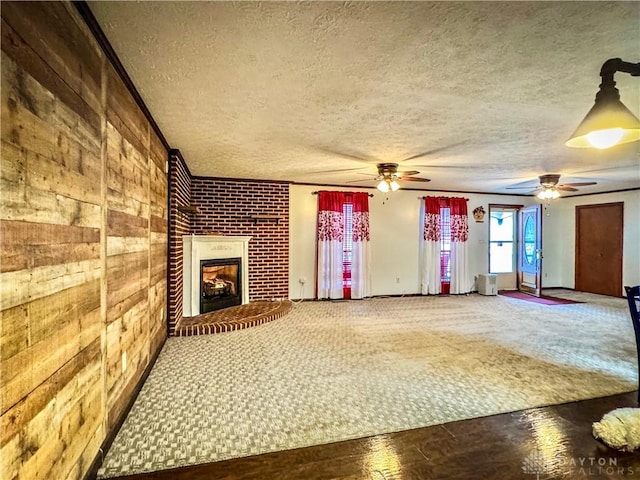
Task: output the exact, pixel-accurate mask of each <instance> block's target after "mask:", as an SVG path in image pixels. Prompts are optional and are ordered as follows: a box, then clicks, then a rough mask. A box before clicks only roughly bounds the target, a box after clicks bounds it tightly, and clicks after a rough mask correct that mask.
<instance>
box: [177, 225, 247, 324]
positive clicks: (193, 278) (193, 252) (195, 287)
mask: <svg viewBox="0 0 640 480" xmlns="http://www.w3.org/2000/svg"><path fill="white" fill-rule="evenodd" d="M249 240H251V237H238V236H223V235H183V236H182V247H183V250H182V284H183V291H182V315H183V316H184V317H194V316H196V315H199V314H200V261H201V260H216V259H221V258H234V257H240V258H241V259H242V304H243V305H244V304H245V303H249Z"/></svg>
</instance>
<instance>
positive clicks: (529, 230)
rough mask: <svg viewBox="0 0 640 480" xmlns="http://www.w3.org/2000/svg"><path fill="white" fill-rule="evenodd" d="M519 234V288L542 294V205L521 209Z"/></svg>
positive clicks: (536, 294) (533, 293) (527, 291)
mask: <svg viewBox="0 0 640 480" xmlns="http://www.w3.org/2000/svg"><path fill="white" fill-rule="evenodd" d="M519 233H520V235H519V236H518V290H520V291H521V292H524V293H528V294H530V295H535V296H536V297H539V296H540V290H541V284H540V271H541V264H542V206H541V205H532V206H530V207H525V208H523V209H522V210H520V221H519Z"/></svg>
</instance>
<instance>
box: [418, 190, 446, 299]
mask: <svg viewBox="0 0 640 480" xmlns="http://www.w3.org/2000/svg"><path fill="white" fill-rule="evenodd" d="M421 247H422V252H421V255H420V262H421V264H420V279H421V280H420V283H421V290H422V294H423V295H437V294H439V293H440V292H441V288H442V287H441V283H440V201H439V200H438V198H436V197H425V199H424V229H423V232H422V242H421Z"/></svg>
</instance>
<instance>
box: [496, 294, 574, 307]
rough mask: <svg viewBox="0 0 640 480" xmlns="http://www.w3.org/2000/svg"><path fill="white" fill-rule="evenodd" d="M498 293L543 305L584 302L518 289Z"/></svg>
mask: <svg viewBox="0 0 640 480" xmlns="http://www.w3.org/2000/svg"><path fill="white" fill-rule="evenodd" d="M498 294H499V295H503V296H505V297H511V298H517V299H518V300H524V301H526V302H533V303H540V304H542V305H569V304H572V303H583V302H576V301H575V300H567V299H566V298H558V297H548V296H546V295H541V296H539V297H534V296H533V295H528V294H526V293H522V292H519V291H517V290H500V291H499V292H498Z"/></svg>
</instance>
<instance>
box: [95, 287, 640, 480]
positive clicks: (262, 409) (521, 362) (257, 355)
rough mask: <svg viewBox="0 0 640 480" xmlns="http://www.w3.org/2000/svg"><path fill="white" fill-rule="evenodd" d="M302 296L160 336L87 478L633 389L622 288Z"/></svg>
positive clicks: (631, 345)
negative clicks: (277, 307) (241, 322)
mask: <svg viewBox="0 0 640 480" xmlns="http://www.w3.org/2000/svg"><path fill="white" fill-rule="evenodd" d="M545 293H547V294H549V295H554V296H561V297H565V298H572V299H575V300H579V301H583V302H586V303H581V304H573V305H555V306H547V305H538V304H534V303H530V302H524V301H521V300H517V299H513V298H507V297H502V296H497V297H484V296H479V295H470V296H451V297H405V298H379V299H373V300H362V301H348V302H328V301H325V302H304V303H301V304H297V305H295V306H294V308H293V310H292V311H291V312H290V313H289V314H288V315H286V316H284V317H283V318H281V319H279V320H276V321H274V322H271V323H269V324H266V325H262V326H260V327H256V328H251V329H247V330H242V331H237V332H229V333H223V334H216V335H210V336H199V337H187V338H170V339H168V341H167V343H166V344H165V347H164V349H163V351H162V352H161V354H160V356H159V358H158V361H157V363H156V365H155V367H154V368H153V370H152V372H151V375H150V376H149V378H148V380H147V382H146V384H145V385H144V387H143V389H142V391H141V393H140V396H139V397H138V399H137V401H136V403H135V404H134V407H133V408H132V410H131V412H130V414H129V416H128V418H127V420H126V421H125V423H124V425H123V427H122V429H121V431H120V432H119V434H118V436H117V438H116V440H115V442H114V443H113V445H112V447H111V449H110V450H109V452H108V453H107V455H106V459H105V462H104V464H103V466H102V468H101V469H100V472H99V476H100V477H110V476H117V475H123V474H130V473H137V472H146V471H153V470H160V469H164V468H171V467H176V466H182V465H188V464H197V463H205V462H212V461H218V460H224V459H228V458H234V457H240V456H248V455H256V454H260V453H266V452H271V451H277V450H285V449H290V448H296V447H302V446H310V445H315V444H321V443H329V442H334V441H338V440H345V439H349V438H357V437H363V436H368V435H373V434H377V433H384V432H391V431H399V430H405V429H410V428H416V427H422V426H427V425H433V424H438V423H445V422H450V421H454V420H459V419H464V418H472V417H478V416H485V415H492V414H497V413H503V412H508V411H514V410H521V409H525V408H530V407H536V406H541V405H550V404H557V403H563V402H567V401H572V400H581V399H586V398H594V397H599V396H604V395H611V394H615V393H621V392H627V391H631V390H634V389H635V388H637V369H636V364H635V344H634V335H633V327H632V325H631V321H630V318H629V314H628V311H627V307H626V301H625V300H624V299H616V298H610V297H601V296H597V295H588V294H580V293H574V292H569V291H562V290H558V291H552V292H545Z"/></svg>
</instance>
